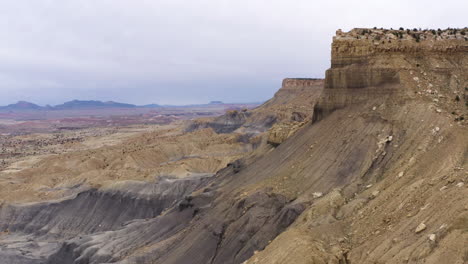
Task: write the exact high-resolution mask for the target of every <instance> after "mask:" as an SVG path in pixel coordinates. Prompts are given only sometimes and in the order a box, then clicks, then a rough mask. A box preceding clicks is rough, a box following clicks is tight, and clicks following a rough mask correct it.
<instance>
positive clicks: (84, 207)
mask: <svg viewBox="0 0 468 264" xmlns="http://www.w3.org/2000/svg"><path fill="white" fill-rule="evenodd" d="M204 181H206V179H204V178H192V179H190V180H189V179H181V180H172V179H162V180H160V181H159V182H157V183H155V184H149V183H144V182H136V181H135V182H125V183H121V184H120V186H115V188H112V189H108V190H96V189H90V190H87V191H84V192H81V193H79V194H77V195H76V196H75V197H73V198H71V199H65V200H62V201H57V202H44V203H34V204H25V205H6V206H4V207H2V208H0V230H8V231H9V232H22V233H32V234H35V235H45V234H48V235H56V236H61V237H64V238H66V237H71V236H75V235H77V234H88V233H94V232H100V231H106V230H112V229H115V228H117V227H120V226H121V225H122V224H123V223H125V222H126V221H129V220H132V219H145V218H153V217H155V216H157V215H159V214H160V213H161V212H162V211H163V210H165V209H167V208H169V207H171V206H173V205H174V204H175V203H176V202H177V201H178V200H180V199H181V198H183V197H184V196H185V195H188V194H190V193H191V192H192V191H193V190H195V189H196V188H197V187H199V186H200V185H202V184H203V182H204Z"/></svg>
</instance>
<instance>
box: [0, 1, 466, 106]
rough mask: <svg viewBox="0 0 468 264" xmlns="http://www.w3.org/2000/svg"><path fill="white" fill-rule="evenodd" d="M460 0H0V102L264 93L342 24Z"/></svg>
mask: <svg viewBox="0 0 468 264" xmlns="http://www.w3.org/2000/svg"><path fill="white" fill-rule="evenodd" d="M466 10H468V1H466V0H445V1H440V0H437V1H435V0H424V1H420V0H413V1H407V0H404V1H403V0H391V1H390V0H386V1H379V0H361V1H352V0H340V1H338V0H328V1H313V0H287V1H286V0H282V1H278V0H67V1H64V0H38V1H35V0H34V1H28V0H1V1H0V105H6V104H10V103H14V102H16V101H19V100H26V101H32V102H35V103H38V104H41V105H45V104H51V105H55V104H60V103H62V102H64V101H69V100H73V99H81V100H103V101H108V100H113V101H119V102H126V103H133V104H149V103H158V104H192V103H206V102H209V101H212V100H221V101H224V102H258V101H263V100H267V99H268V98H270V97H271V96H273V94H274V93H275V92H276V91H277V90H278V89H279V88H280V86H281V81H282V79H283V78H286V77H310V78H322V77H324V72H325V70H326V69H327V68H329V66H330V45H331V41H332V37H333V36H334V34H335V32H336V30H337V29H342V30H345V31H348V30H351V29H352V28H354V27H374V26H377V27H385V28H391V27H392V28H399V27H404V28H415V27H416V28H447V27H465V26H468V25H467V22H468V20H467V16H466Z"/></svg>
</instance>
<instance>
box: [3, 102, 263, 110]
mask: <svg viewBox="0 0 468 264" xmlns="http://www.w3.org/2000/svg"><path fill="white" fill-rule="evenodd" d="M224 104H225V103H223V102H221V101H211V102H210V103H209V104H196V105H158V104H147V105H134V104H126V103H118V102H113V101H107V102H102V101H96V100H73V101H68V102H65V103H63V104H59V105H55V106H50V105H46V106H40V105H37V104H34V103H31V102H26V101H19V102H17V103H16V104H9V105H7V106H0V111H31V110H79V109H81V110H82V109H112V108H159V107H193V106H210V105H224ZM245 104H260V103H245ZM227 105H232V104H227Z"/></svg>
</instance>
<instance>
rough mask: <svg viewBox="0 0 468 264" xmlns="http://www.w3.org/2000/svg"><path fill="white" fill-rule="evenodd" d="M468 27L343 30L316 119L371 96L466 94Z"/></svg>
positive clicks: (337, 38)
mask: <svg viewBox="0 0 468 264" xmlns="http://www.w3.org/2000/svg"><path fill="white" fill-rule="evenodd" d="M465 32H467V33H468V29H467V28H464V29H460V30H455V29H451V30H445V31H436V30H424V31H418V30H383V29H382V30H379V29H353V30H351V31H350V32H342V31H341V30H338V31H337V32H336V36H335V37H334V38H333V44H332V48H331V50H332V58H331V68H330V69H328V70H327V71H326V78H325V90H324V92H323V96H322V100H320V102H319V103H318V104H317V105H316V107H315V113H316V116H315V117H314V119H315V120H318V119H321V118H322V117H323V116H325V115H327V114H328V113H330V112H331V111H333V110H335V109H339V108H343V107H345V106H347V105H351V104H359V103H363V102H364V103H365V102H368V101H369V100H370V99H372V100H374V99H382V100H385V99H388V98H391V100H400V99H403V100H404V99H409V98H414V97H415V93H431V94H432V93H438V94H444V95H447V96H449V95H450V97H453V94H454V93H457V94H460V95H462V94H463V93H464V88H465V87H466V83H467V68H466V67H467V66H466V65H467V60H468V58H467V56H466V54H467V52H468V44H467V43H468V42H467V40H468V37H466V35H465V34H466V33H465ZM434 87H437V88H434Z"/></svg>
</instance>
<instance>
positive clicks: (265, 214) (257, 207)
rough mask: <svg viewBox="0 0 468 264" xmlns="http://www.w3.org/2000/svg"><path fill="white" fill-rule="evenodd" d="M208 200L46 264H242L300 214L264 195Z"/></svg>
mask: <svg viewBox="0 0 468 264" xmlns="http://www.w3.org/2000/svg"><path fill="white" fill-rule="evenodd" d="M213 199H214V196H213V194H212V193H210V192H204V193H200V194H198V195H196V196H193V197H192V196H190V197H186V198H185V199H184V201H182V202H181V203H180V204H179V206H176V207H174V208H173V209H171V210H170V211H169V212H168V213H166V214H163V215H161V216H158V217H156V218H153V219H148V220H138V221H134V222H133V223H131V224H129V225H127V226H125V227H122V228H120V229H117V230H115V231H109V232H104V233H97V234H92V235H88V236H83V237H82V238H76V239H73V240H70V241H68V242H66V243H64V244H63V246H62V247H61V249H60V250H59V251H58V252H57V253H56V254H54V255H53V256H51V257H50V259H49V261H48V263H50V264H55V263H57V264H58V263H60V264H64V263H65V264H67V263H110V262H112V263H114V262H119V263H241V262H242V261H244V260H246V259H248V258H249V257H250V256H252V255H253V253H254V251H255V250H260V249H263V248H265V247H266V245H267V244H268V243H269V241H271V240H272V239H274V238H275V237H276V236H277V235H278V234H280V233H281V232H282V231H284V230H285V229H286V228H287V227H288V226H289V225H290V224H291V223H292V222H294V220H295V219H296V218H297V217H298V216H299V215H300V213H301V212H302V211H303V210H304V206H303V205H301V204H294V203H289V202H288V201H287V200H286V198H285V197H284V196H281V195H277V194H272V193H269V192H264V191H261V192H257V193H254V194H252V195H250V196H248V197H245V198H243V199H237V200H235V201H234V202H233V203H223V202H221V203H220V201H213ZM221 200H222V199H221ZM212 203H214V204H212ZM141 248H144V249H145V250H141Z"/></svg>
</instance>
